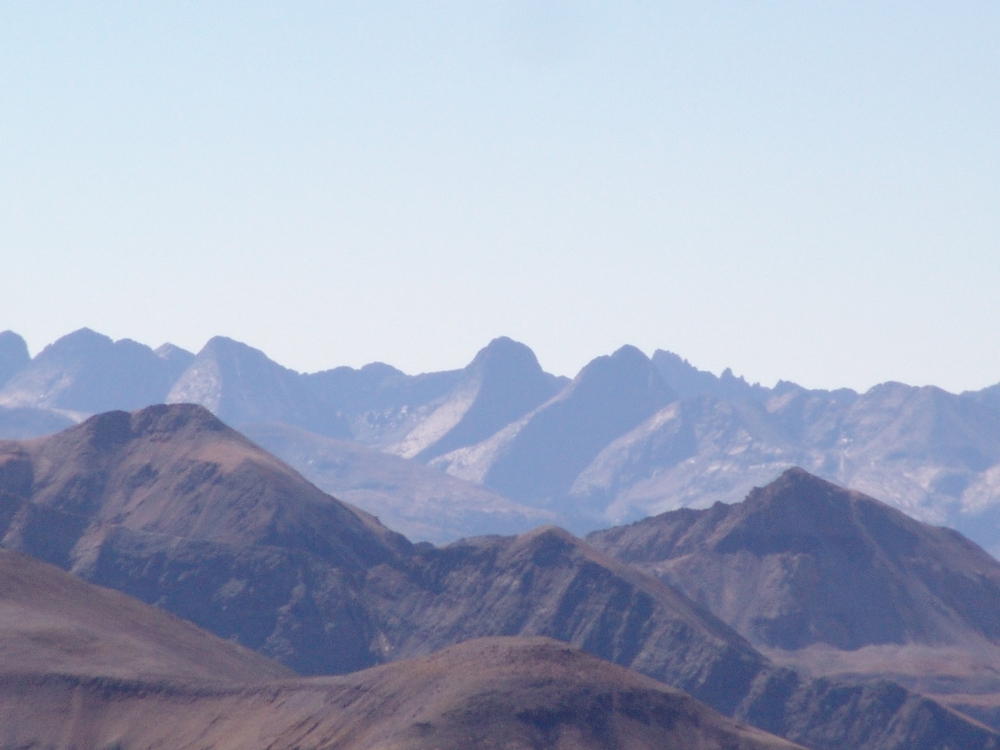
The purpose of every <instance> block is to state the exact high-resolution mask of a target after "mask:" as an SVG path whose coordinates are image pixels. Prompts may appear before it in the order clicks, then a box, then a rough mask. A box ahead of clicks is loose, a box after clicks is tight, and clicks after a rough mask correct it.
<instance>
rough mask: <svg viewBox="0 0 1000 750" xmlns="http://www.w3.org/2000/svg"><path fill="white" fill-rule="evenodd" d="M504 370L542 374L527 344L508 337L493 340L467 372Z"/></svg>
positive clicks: (479, 352) (473, 361) (474, 359)
mask: <svg viewBox="0 0 1000 750" xmlns="http://www.w3.org/2000/svg"><path fill="white" fill-rule="evenodd" d="M497 367H499V368H502V369H503V370H511V369H514V370H528V371H536V372H539V373H541V372H542V367H541V365H539V364H538V359H537V358H536V357H535V353H534V352H533V351H532V350H531V348H530V347H528V346H527V345H525V344H522V343H520V342H519V341H514V339H511V338H508V337H506V336H500V337H499V338H495V339H493V340H492V341H491V342H490V343H489V344H487V345H486V346H484V347H483V348H482V349H480V350H479V351H478V352H477V353H476V356H475V357H474V358H473V360H472V362H470V363H469V365H468V367H466V368H465V369H466V370H488V369H493V368H497Z"/></svg>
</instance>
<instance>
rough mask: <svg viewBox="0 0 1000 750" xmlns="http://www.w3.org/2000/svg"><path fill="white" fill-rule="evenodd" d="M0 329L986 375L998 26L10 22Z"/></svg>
mask: <svg viewBox="0 0 1000 750" xmlns="http://www.w3.org/2000/svg"><path fill="white" fill-rule="evenodd" d="M0 206H2V212H0V329H2V328H12V329H14V330H16V331H18V332H20V333H21V334H22V335H24V336H25V337H26V338H27V339H28V342H29V345H30V346H31V348H32V350H33V351H37V350H38V349H40V348H41V347H42V346H44V345H45V344H47V343H49V342H50V341H52V340H53V339H55V338H57V337H58V336H60V335H63V334H65V333H67V332H69V331H71V330H74V329H76V328H79V327H81V326H85V325H86V326H90V327H92V328H94V329H96V330H99V331H102V332H104V333H107V334H109V335H111V336H113V337H115V338H120V337H130V338H134V339H137V340H139V341H143V342H145V343H148V344H151V345H153V346H156V345H158V344H160V343H162V342H163V341H167V340H169V341H173V342H174V343H177V344H179V345H182V346H185V347H187V348H190V349H193V350H197V349H198V348H200V346H201V345H202V344H203V343H204V342H205V340H207V338H209V337H210V336H212V335H214V334H225V335H228V336H232V337H234V338H237V339H240V340H242V341H246V342H247V343H249V344H252V345H254V346H257V347H259V348H261V349H263V350H264V351H266V352H267V353H268V354H269V355H270V356H272V357H273V358H274V359H276V360H278V361H279V362H282V363H283V364H286V365H288V366H290V367H294V368H296V369H299V370H310V371H311V370H317V369H322V368H327V367H332V366H335V365H339V364H352V365H361V364H363V363H365V362H368V361H372V360H383V361H387V362H390V363H392V364H395V365H396V366H398V367H401V368H403V369H404V370H407V371H410V372H416V371H421V370H436V369H445V368H451V367H459V366H462V365H464V364H465V363H466V362H467V361H468V360H469V359H471V357H472V356H473V355H474V353H475V352H476V350H477V349H478V348H480V347H481V346H483V345H484V344H485V343H486V342H487V341H488V340H489V339H491V338H493V337H494V336H498V335H509V336H512V337H514V338H517V339H519V340H521V341H524V342H525V343H527V344H528V345H530V346H531V347H532V348H534V350H535V351H536V353H537V354H538V357H539V359H540V360H541V362H542V364H543V366H545V367H546V368H547V369H549V370H550V371H554V372H557V373H560V374H568V375H572V374H574V373H575V372H576V370H577V369H578V368H579V367H580V366H582V365H583V364H584V363H586V362H587V361H588V360H589V359H591V358H593V357H595V356H597V355H599V354H603V353H608V352H610V351H612V350H614V349H616V348H617V347H618V346H620V345H622V344H624V343H632V344H635V345H637V346H639V347H640V348H642V349H643V350H645V351H646V352H647V353H651V352H652V350H653V349H655V348H658V347H659V348H665V349H670V350H673V351H676V352H678V353H679V354H681V355H682V356H684V357H687V358H688V359H689V360H691V361H692V362H693V363H694V364H696V365H698V366H700V367H702V368H705V369H711V370H713V371H716V372H718V371H719V370H721V369H722V368H724V367H726V366H732V367H733V369H734V370H735V371H736V372H737V373H743V374H745V375H746V376H747V377H748V379H750V380H760V381H762V382H764V383H766V384H772V383H773V382H774V381H775V380H776V379H777V378H781V377H783V378H787V379H792V380H796V381H798V382H801V383H802V384H803V385H807V386H813V387H835V386H840V385H848V386H852V387H855V388H866V387H868V386H870V385H872V384H874V383H877V382H880V381H884V380H889V379H893V380H902V381H904V382H910V383H915V384H924V383H936V384H939V385H942V386H944V387H947V388H949V389H951V390H962V389H971V388H980V387H983V386H985V385H988V384H992V383H995V382H997V381H1000V4H997V3H989V2H964V3H963V2H948V3H929V2H922V3H870V2H869V3H851V2H835V3H834V2H816V3H801V2H795V3H792V2H788V3H735V2H733V3H707V2H706V3H697V4H694V3H691V4H688V3H685V4H680V3H667V2H660V3H640V2H635V3H596V2H594V3H586V2H576V3H570V2H546V1H544V0H542V1H540V2H500V3H492V4H491V3H428V4H417V3H377V2H374V3H373V2H365V3H312V2H299V3H287V2H282V3H277V2H276V3H260V2H247V1H246V0H244V1H242V2H232V3H211V2H197V3H194V2H189V3H181V2H174V3H143V4H138V3H115V2H102V3H71V2H61V3H45V2H10V3H4V4H2V5H0Z"/></svg>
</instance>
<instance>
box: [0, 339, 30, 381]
mask: <svg viewBox="0 0 1000 750" xmlns="http://www.w3.org/2000/svg"><path fill="white" fill-rule="evenodd" d="M30 362H31V357H30V356H29V355H28V345H27V344H26V343H25V341H24V339H23V338H21V337H20V336H18V335H17V334H16V333H14V332H13V331H3V332H2V333H0V388H2V387H3V386H4V384H5V383H6V382H7V381H8V380H10V379H11V378H12V377H13V376H14V375H16V374H17V373H18V372H19V371H20V370H22V369H24V368H25V367H27V366H28V364H29V363H30Z"/></svg>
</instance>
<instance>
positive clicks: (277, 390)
mask: <svg viewBox="0 0 1000 750" xmlns="http://www.w3.org/2000/svg"><path fill="white" fill-rule="evenodd" d="M165 400H166V402H167V403H175V404H176V403H191V404H200V405H202V406H204V407H205V408H207V409H208V410H210V411H211V412H212V413H213V414H216V415H217V416H218V417H219V418H220V419H223V420H224V421H225V422H227V423H228V424H231V425H233V426H236V427H239V426H241V425H245V424H252V423H255V422H284V423H285V424H291V425H295V426H297V427H303V428H305V429H307V430H312V431H314V432H318V433H320V434H322V435H329V436H331V437H350V434H351V433H350V428H349V427H348V425H347V422H346V421H345V420H344V418H343V416H342V415H340V414H338V413H337V412H336V411H333V410H330V409H328V408H324V407H323V405H322V404H321V403H320V402H319V401H318V400H317V399H316V398H314V397H313V395H312V393H311V391H310V389H309V386H308V385H307V383H306V381H305V379H304V378H303V376H302V375H300V374H299V373H297V372H295V371H293V370H289V369H287V368H284V367H282V366H281V365H279V364H277V363H276V362H272V361H271V360H270V359H268V358H267V356H266V355H265V354H264V353H263V352H262V351H260V350H258V349H254V348H252V347H249V346H247V345H246V344H241V343H240V342H238V341H233V340H232V339H228V338H225V337H223V336H216V337H215V338H213V339H211V340H210V341H209V342H208V343H207V344H205V346H204V347H203V348H202V350H201V351H200V352H198V355H197V356H196V357H195V358H194V360H193V361H192V362H191V363H190V365H188V367H187V368H186V369H185V370H184V372H183V374H182V375H181V376H180V378H179V379H178V380H177V382H176V383H174V385H173V387H172V388H171V389H170V392H169V394H167V396H166V398H165Z"/></svg>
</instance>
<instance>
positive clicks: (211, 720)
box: [0, 638, 798, 750]
mask: <svg viewBox="0 0 1000 750" xmlns="http://www.w3.org/2000/svg"><path fill="white" fill-rule="evenodd" d="M0 698H2V706H3V708H2V709H0V710H2V711H3V712H5V716H4V717H0V718H4V719H5V722H4V723H5V732H6V735H7V736H6V738H5V740H6V742H7V743H8V744H15V743H20V745H22V746H23V745H29V744H32V743H33V744H34V745H36V746H59V745H61V746H75V747H95V748H100V747H118V748H122V750H133V749H139V748H160V747H162V748H172V749H173V750H183V749H184V748H199V749H200V750H228V749H229V748H232V749H233V750H237V749H239V750H254V748H265V747H266V748H269V749H271V750H282V749H283V748H288V749H289V750H290V749H291V748H300V749H302V750H306V749H308V748H320V747H322V748H337V749H338V750H374V749H375V748H379V749H380V750H393V749H395V748H399V749H400V750H401V749H402V748H406V749H407V750H422V749H423V748H426V749H427V750H431V748H437V749H439V750H450V749H451V748H454V749H455V750H458V749H459V748H463V749H465V748H483V749H485V748H505V749H507V750H518V749H520V748H525V749H527V748H532V749H533V750H543V749H545V748H559V750H578V749H579V750H605V749H606V748H634V749H635V750H643V749H645V748H650V749H652V748H684V749H685V750H722V749H723V748H725V750H779V749H780V750H793V749H794V748H796V747H798V746H796V745H792V744H791V743H788V742H786V741H784V740H781V739H778V738H776V737H773V736H771V735H768V734H766V733H764V732H760V731H758V730H755V729H751V728H748V727H744V726H741V725H738V724H736V723H734V722H732V721H731V720H729V719H726V718H725V717H723V716H721V715H720V714H717V713H715V712H714V711H712V710H711V709H708V708H707V707H705V706H704V705H703V704H700V703H698V702H697V701H695V700H693V699H692V698H690V697H689V696H687V695H685V694H683V693H681V692H679V691H676V690H672V689H671V688H668V687H665V686H663V685H661V684H659V683H657V682H654V681H653V680H649V679H647V678H644V677H641V676H639V675H636V674H635V673H633V672H630V671H628V670H626V669H623V668H621V667H617V666H615V665H613V664H609V663H607V662H603V661H601V660H599V659H596V658H594V657H591V656H588V655H586V654H584V653H582V652H581V651H579V650H578V649H575V648H573V647H571V646H567V645H565V644H561V643H557V642H555V641H551V640H548V639H542V638H533V639H523V638H492V639H483V640H478V641H470V642H467V643H464V644H461V645H459V646H454V647H452V648H449V649H447V650H445V651H442V652H439V653H437V654H434V655H432V656H429V657H424V658H420V659H412V660H409V661H405V662H399V663H396V664H392V665H387V666H383V667H378V668H375V669H370V670H367V671H364V672H359V673H356V674H353V675H349V676H346V677H337V678H315V679H311V680H299V681H292V682H285V683H283V684H275V685H272V686H268V687H264V688H256V689H233V690H228V691H226V690H215V691H206V690H201V691H195V690H190V689H185V688H183V687H177V686H161V687H159V688H158V689H143V688H142V687H141V686H138V685H135V684H127V683H108V682H105V683H101V684H98V683H77V684H74V683H71V682H68V681H58V680H49V681H37V680H36V681H34V682H31V681H24V680H22V681H18V680H10V679H7V680H4V679H2V678H0Z"/></svg>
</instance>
